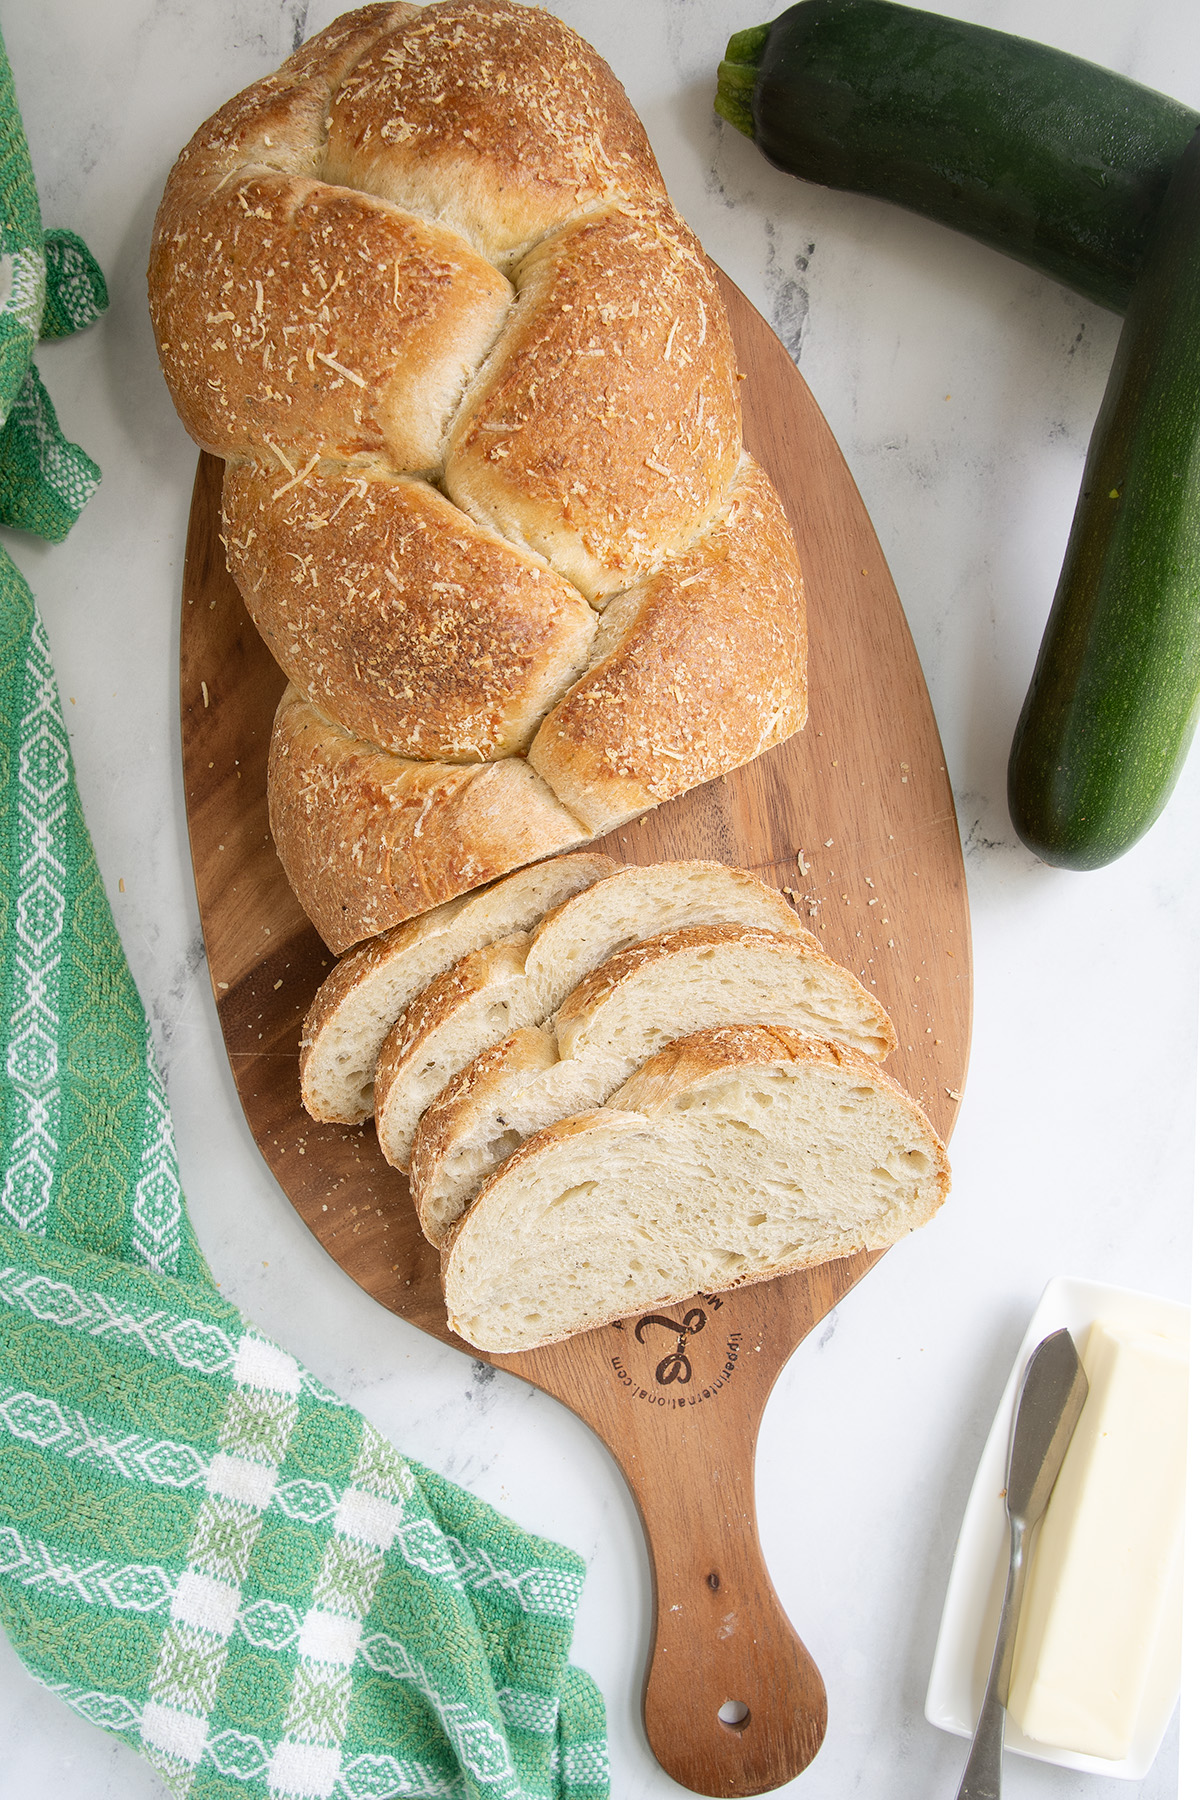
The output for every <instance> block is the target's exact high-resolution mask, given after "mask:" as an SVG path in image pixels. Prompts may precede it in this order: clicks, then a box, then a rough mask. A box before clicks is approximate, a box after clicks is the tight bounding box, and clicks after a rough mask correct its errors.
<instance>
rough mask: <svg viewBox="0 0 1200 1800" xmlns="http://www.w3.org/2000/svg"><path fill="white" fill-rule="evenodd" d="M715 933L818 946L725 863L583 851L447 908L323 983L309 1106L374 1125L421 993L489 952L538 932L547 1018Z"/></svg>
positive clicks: (363, 948) (303, 1057) (534, 960)
mask: <svg viewBox="0 0 1200 1800" xmlns="http://www.w3.org/2000/svg"><path fill="white" fill-rule="evenodd" d="M601 885H603V888H604V893H603V895H597V896H596V900H595V903H594V904H593V905H591V906H587V907H583V906H578V907H576V906H575V905H574V904H573V903H574V902H575V901H581V900H582V899H583V897H584V895H585V894H586V893H588V892H590V891H591V889H592V888H593V886H601ZM718 922H728V923H730V924H739V925H759V926H762V927H763V928H764V929H765V930H768V931H782V932H787V933H791V934H792V935H794V936H796V937H799V938H803V939H804V940H805V941H806V942H808V943H811V944H816V942H817V940H816V938H815V937H813V935H812V933H811V932H810V931H807V930H806V929H805V927H804V926H803V925H801V923H800V921H799V919H798V918H797V917H796V914H795V913H794V912H793V910H792V908H791V907H790V906H789V905H788V903H787V901H786V900H785V899H784V897H783V895H782V894H781V893H779V892H778V891H777V890H776V889H775V888H772V887H767V886H766V885H765V883H763V882H761V881H758V880H757V879H756V878H755V877H754V876H753V875H748V874H746V872H745V871H744V870H742V869H730V868H727V867H726V865H725V864H724V863H713V862H677V863H651V864H647V865H644V866H643V865H637V864H630V865H628V866H625V867H622V865H621V864H619V863H616V862H614V861H613V859H612V858H611V857H609V856H602V855H600V854H598V853H597V852H594V851H577V852H576V853H575V854H573V855H569V856H556V857H552V858H551V860H550V861H549V862H545V863H539V864H537V865H536V866H535V867H533V868H529V869H519V870H518V871H517V872H516V873H515V874H513V875H506V876H505V877H504V878H503V880H501V881H497V882H495V883H493V885H492V886H491V887H488V888H484V889H482V890H481V891H480V892H478V893H474V894H468V895H466V896H464V898H462V899H461V900H448V901H446V902H445V903H444V905H442V906H437V907H434V908H433V910H432V911H431V912H428V913H422V914H421V916H420V917H419V918H416V919H409V920H407V921H406V922H405V923H404V924H403V925H397V926H394V927H393V928H392V930H391V931H387V932H384V934H383V935H382V937H378V938H374V939H372V940H371V942H370V943H367V944H362V945H360V946H359V947H358V948H357V949H355V950H351V951H350V952H349V954H348V955H346V956H344V957H343V958H342V960H341V961H340V962H339V963H338V965H337V967H336V968H335V969H334V970H333V971H332V973H331V974H330V975H328V976H327V977H326V979H325V980H324V981H323V982H322V984H321V986H320V988H319V989H318V990H317V995H316V998H315V1000H314V1001H313V1004H312V1006H311V1007H310V1008H309V1012H308V1017H307V1018H306V1019H305V1021H304V1034H303V1037H302V1039H301V1050H300V1091H301V1097H302V1099H303V1101H304V1105H305V1107H306V1108H307V1109H308V1111H309V1112H310V1113H311V1115H312V1117H313V1118H314V1119H320V1120H322V1121H323V1122H326V1123H330V1124H342V1125H357V1124H360V1123H361V1122H362V1120H364V1119H369V1118H370V1117H371V1114H372V1113H373V1112H374V1110H375V1065H376V1063H377V1062H378V1059H379V1052H380V1050H381V1048H382V1046H383V1040H384V1038H385V1037H386V1036H387V1034H388V1032H389V1031H390V1030H391V1028H392V1026H393V1025H394V1024H395V1023H396V1021H397V1020H398V1019H399V1017H400V1015H401V1013H402V1012H403V1011H404V1009H405V1007H406V1006H408V1005H409V1004H410V1002H411V1001H413V1000H414V999H415V998H416V997H417V995H418V994H419V993H420V992H421V990H422V989H423V988H425V987H427V986H428V985H429V983H430V982H431V981H433V980H434V979H435V978H436V977H437V976H439V975H441V974H443V973H444V972H445V970H447V969H449V968H450V967H451V966H452V965H453V964H454V963H456V962H457V961H458V959H459V958H460V957H461V956H466V955H467V954H468V953H469V952H470V951H472V950H478V949H481V948H482V947H483V946H484V945H485V944H491V943H495V942H496V941H497V939H499V938H502V937H508V936H509V935H510V934H511V933H513V932H516V931H533V930H534V928H535V926H536V927H537V928H538V929H537V936H536V947H535V950H534V952H533V954H532V955H531V957H530V961H529V974H530V978H531V980H533V981H535V982H536V983H537V985H538V996H539V999H538V1008H535V1014H536V1016H537V1017H538V1018H543V1019H544V1018H547V1017H548V1016H549V1015H550V1013H552V1012H554V1011H555V1009H556V1008H557V1007H559V1006H561V1004H562V1002H563V1001H564V1000H565V999H566V997H567V995H568V994H569V993H570V991H571V989H572V988H573V987H574V986H575V983H576V982H577V981H579V980H581V979H582V977H583V976H584V975H586V974H588V973H589V972H590V971H591V970H592V969H595V968H598V967H599V965H600V964H601V963H602V962H604V961H605V959H606V958H607V957H609V956H611V955H612V954H613V952H614V951H615V950H622V949H624V948H625V946H626V945H627V944H631V943H635V942H636V941H637V940H638V939H639V938H645V937H649V936H650V935H651V934H652V933H654V932H659V931H669V930H671V929H673V928H674V927H675V926H678V925H706V924H716V923H718ZM539 1009H540V1010H539ZM483 1047H484V1045H483V1044H482V1043H481V1044H478V1045H477V1046H476V1049H483Z"/></svg>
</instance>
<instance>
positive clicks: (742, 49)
mask: <svg viewBox="0 0 1200 1800" xmlns="http://www.w3.org/2000/svg"><path fill="white" fill-rule="evenodd" d="M770 30H771V27H770V26H769V25H752V26H750V28H749V30H747V31H735V32H734V34H733V36H732V37H731V38H730V40H729V42H728V44H727V45H726V47H725V57H724V60H723V62H722V63H721V64H720V65H719V67H718V69H717V96H716V99H715V100H714V101H713V106H714V108H715V109H716V111H717V112H719V113H720V115H721V117H722V118H723V119H728V120H729V123H730V124H731V125H736V126H737V128H738V130H739V131H740V132H743V133H744V134H745V136H746V137H748V138H753V136H754V114H753V111H752V110H751V105H750V102H751V99H752V97H753V94H754V84H755V82H756V81H757V80H758V64H759V59H760V57H761V56H762V53H763V46H764V45H765V43H766V41H767V37H768V34H769V33H770Z"/></svg>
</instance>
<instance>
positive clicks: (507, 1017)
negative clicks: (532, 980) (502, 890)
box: [375, 932, 534, 1170]
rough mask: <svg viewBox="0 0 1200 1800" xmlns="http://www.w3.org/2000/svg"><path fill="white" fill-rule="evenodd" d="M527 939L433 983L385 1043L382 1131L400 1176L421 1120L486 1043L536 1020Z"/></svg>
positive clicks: (380, 1081)
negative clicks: (452, 1076) (456, 1073)
mask: <svg viewBox="0 0 1200 1800" xmlns="http://www.w3.org/2000/svg"><path fill="white" fill-rule="evenodd" d="M529 941H530V940H529V935H528V933H527V932H523V933H518V934H516V935H515V936H513V937H510V938H501V940H500V942H499V943H497V944H488V945H487V947H486V948H485V949H483V950H473V951H472V952H471V954H470V955H469V956H464V957H463V958H462V959H461V960H460V961H459V962H456V963H455V965H454V967H453V968H452V969H447V971H446V973H445V974H444V975H439V976H438V978H437V980H436V981H432V982H430V984H429V986H428V987H427V988H426V989H425V991H424V993H422V994H419V995H418V996H417V998H416V999H415V1000H414V1001H413V1003H412V1005H411V1006H410V1007H408V1008H407V1009H406V1010H405V1011H404V1012H403V1013H402V1014H401V1015H400V1018H399V1019H398V1020H397V1022H396V1024H395V1025H394V1026H393V1027H392V1029H391V1031H389V1033H388V1035H387V1037H386V1038H385V1039H384V1043H383V1049H382V1050H381V1051H380V1053H379V1063H378V1065H377V1067H376V1071H375V1092H376V1096H377V1105H376V1109H375V1130H376V1133H377V1134H378V1137H379V1148H380V1149H381V1150H382V1151H383V1154H384V1155H385V1156H386V1158H387V1160H388V1161H389V1162H390V1163H391V1165H392V1167H393V1168H395V1169H401V1170H406V1169H407V1168H408V1159H409V1153H410V1151H411V1149H412V1141H413V1136H414V1134H415V1132H416V1129H417V1124H418V1121H419V1120H420V1117H421V1114H422V1113H423V1112H424V1111H425V1108H426V1107H427V1106H428V1105H429V1102H430V1101H431V1100H432V1099H434V1097H435V1096H436V1095H437V1094H439V1093H440V1092H441V1090H442V1088H443V1087H445V1085H446V1081H447V1078H448V1076H449V1075H450V1074H452V1073H453V1072H454V1071H455V1070H456V1069H461V1068H462V1067H463V1066H464V1065H465V1064H466V1063H468V1062H470V1061H471V1059H472V1057H473V1056H474V1055H475V1052H476V1048H477V1046H478V1045H479V1044H481V1043H483V1044H489V1043H493V1042H494V1041H495V1040H496V1039H497V1038H504V1037H506V1036H507V1035H508V1033H510V1032H511V1031H513V1030H515V1029H517V1028H519V1027H520V1026H523V1025H529V1024H530V1023H531V1022H532V1019H533V1010H532V1009H533V1006H534V993H533V988H532V987H531V986H530V984H529V982H528V981H527V980H526V977H525V953H526V951H527V950H528V948H529Z"/></svg>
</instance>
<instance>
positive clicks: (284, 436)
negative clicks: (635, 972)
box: [150, 0, 807, 952]
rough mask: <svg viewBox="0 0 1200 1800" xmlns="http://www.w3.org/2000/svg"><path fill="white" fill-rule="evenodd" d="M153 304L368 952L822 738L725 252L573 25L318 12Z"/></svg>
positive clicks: (186, 183) (313, 819)
mask: <svg viewBox="0 0 1200 1800" xmlns="http://www.w3.org/2000/svg"><path fill="white" fill-rule="evenodd" d="M150 299H151V312H152V317H153V321H154V328H155V334H156V338H157V342H158V348H159V355H160V358H161V361H162V365H163V369H164V371H165V374H166V379H167V382H168V385H169V387H170V390H171V393H172V396H173V398H174V400H175V403H176V406H177V408H178V410H179V413H180V416H181V418H182V419H183V422H184V424H185V425H186V427H187V429H188V430H189V431H190V432H191V434H192V436H193V437H194V438H195V439H196V441H197V443H199V444H200V445H201V446H202V447H203V448H204V449H206V450H208V451H210V452H212V453H213V454H215V455H217V456H220V457H222V458H224V459H225V463H226V472H225V482H224V495H223V517H224V536H225V542H226V548H227V554H228V560H229V566H230V569H231V571H232V573H233V575H234V578H235V580H236V582H237V584H238V587H239V589H240V591H241V593H242V595H243V596H244V598H245V601H246V605H247V608H248V610H249V612H250V614H251V616H252V618H253V619H254V621H255V623H256V625H257V626H258V628H259V629H260V631H261V632H262V634H263V636H264V638H265V640H266V642H267V644H268V645H269V647H270V649H271V651H272V653H273V655H274V656H275V658H276V660H277V661H278V663H279V665H280V667H281V668H282V670H283V671H284V673H285V674H286V676H287V678H288V682H289V686H288V689H287V691H286V693H285V695H284V698H283V700H282V702H281V704H280V709H279V713H278V717H277V721H276V726H275V732H274V736H273V742H272V749H271V757H270V764H269V774H268V787H269V800H270V818H271V828H272V831H273V834H274V837H275V841H276V846H277V848H278V851H279V854H280V857H281V859H282V861H283V864H284V867H285V869H286V871H287V874H288V877H289V879H290V881H291V883H292V885H293V887H294V889H295V891H296V894H297V896H298V898H299V900H300V902H301V904H302V906H303V907H304V908H305V910H306V912H307V913H308V915H309V917H310V918H311V919H312V920H313V922H314V924H315V925H316V927H317V930H318V931H319V932H320V933H321V935H322V937H323V938H324V939H325V941H326V943H327V944H329V945H330V947H331V948H333V949H334V950H335V951H339V952H340V951H341V950H343V949H346V948H348V947H349V946H351V945H353V944H355V943H358V942H359V941H361V940H362V939H364V938H366V937H369V936H373V935H374V934H376V933H379V932H382V931H385V930H387V929H388V928H389V927H391V926H392V925H394V924H396V923H398V922H401V921H404V920H406V919H409V918H411V917H413V916H414V915H415V914H418V913H421V912H424V911H426V910H428V909H429V908H431V907H435V906H437V905H439V904H441V903H444V902H446V901H448V900H451V899H453V898H455V897H457V896H458V895H461V894H463V893H465V892H466V891H468V890H470V889H472V888H475V887H478V886H481V885H482V884H484V883H487V882H491V881H494V880H495V879H496V878H497V877H499V876H501V875H503V874H505V873H506V872H507V871H509V870H512V869H515V868H518V867H520V866H521V865H523V864H526V863H529V862H532V861H535V860H538V859H541V858H545V857H548V856H551V855H553V854H555V853H557V852H559V851H562V850H566V849H570V848H572V847H573V846H576V845H579V844H582V843H584V842H586V841H587V840H588V839H589V838H591V837H593V836H595V835H596V834H597V833H600V832H603V831H607V830H609V829H611V828H612V827H613V826H615V825H617V824H620V823H622V822H623V821H625V820H628V819H630V818H632V817H634V816H635V815H637V814H638V813H641V812H643V811H645V810H646V808H648V807H652V806H655V805H657V804H658V803H659V802H661V801H663V800H666V799H669V798H670V797H671V796H672V795H675V794H678V793H682V792H684V791H685V790H686V789H688V788H690V787H694V786H695V785H697V784H698V783H700V782H704V781H707V780H710V779H711V778H712V777H714V776H717V775H721V774H723V773H725V772H727V771H728V770H730V769H733V768H736V767H738V766H740V765H741V764H742V763H744V762H746V761H748V760H750V759H751V758H753V757H755V756H757V755H759V754H760V753H761V752H762V751H764V750H766V749H768V748H769V747H770V746H771V745H773V744H776V743H779V742H780V741H781V740H783V739H784V738H786V737H788V736H790V735H791V734H792V733H793V732H795V731H797V730H799V729H800V727H801V726H802V725H803V723H804V718H805V714H806V707H807V699H806V687H805V656H806V640H805V623H804V595H803V583H802V579H801V574H800V570H799V566H798V563H797V560H796V554H795V548H794V545H793V542H792V538H791V533H790V530H789V527H788V524H787V521H786V519H785V517H784V515H783V511H782V507H781V505H780V502H779V499H778V496H777V495H776V494H775V492H774V490H773V488H772V487H771V484H770V482H769V481H768V480H767V479H766V477H765V476H764V475H763V473H762V471H761V470H760V469H758V468H757V467H756V466H755V464H754V463H753V462H752V461H751V460H750V458H749V457H748V456H747V455H746V454H745V452H744V450H743V448H742V440H741V421H740V412H739V405H738V397H737V378H738V371H737V367H736V361H735V356H734V351H733V346H732V342H731V338H730V333H729V327H728V322H727V319H726V316H725V311H724V308H723V305H722V302H721V297H720V293H719V289H718V287H717V284H716V281H715V278H714V275H713V272H712V270H711V268H710V267H709V265H708V263H707V262H706V260H705V257H704V255H703V253H702V251H701V250H700V247H699V245H698V244H697V243H696V241H695V239H694V238H693V237H692V235H691V233H690V232H689V231H688V229H687V227H686V226H685V225H684V223H683V221H682V220H681V219H680V218H679V216H678V215H677V214H676V212H675V211H674V209H673V208H672V207H671V204H670V202H669V200H668V198H667V196H666V193H665V190H664V188H663V183H662V178H661V175H660V173H659V170H658V168H657V165H656V163H655V160H654V157H653V154H652V152H651V150H650V146H649V144H648V142H647V139H646V136H645V133H644V132H643V130H642V128H641V126H640V124H639V123H638V120H637V118H636V117H635V115H634V114H633V112H632V110H631V108H630V106H629V104H628V101H627V100H626V98H625V95H624V93H623V92H622V90H621V88H620V86H619V85H618V83H617V82H616V80H615V79H614V77H613V75H612V74H611V72H610V71H609V70H608V68H607V67H606V66H605V64H604V63H603V62H602V61H601V60H600V58H599V57H597V56H596V55H595V53H594V52H593V51H592V50H590V49H589V48H588V46H587V45H586V44H584V43H583V42H582V41H581V40H580V39H579V38H578V37H577V36H575V34H574V33H573V32H571V31H570V30H568V28H567V27H566V26H564V25H562V24H561V23H560V22H559V21H558V20H557V19H555V18H553V17H552V16H551V15H549V14H547V13H545V12H542V11H540V10H538V9H536V8H531V7H523V6H518V5H513V4H509V0H439V3H438V4H434V5H430V6H426V7H416V6H411V5H405V4H399V5H391V4H381V5H375V6H365V7H362V8H360V9H359V10H358V11H356V12H353V13H350V14H348V15H347V16H346V17H345V18H343V19H341V20H339V21H337V22H336V23H335V24H334V25H332V26H330V27H329V28H328V29H327V30H326V31H323V32H321V33H320V34H319V35H318V36H316V37H315V38H313V39H312V40H311V42H309V43H308V44H305V45H304V46H303V47H302V48H301V49H300V50H299V51H298V52H297V53H296V54H295V55H294V56H293V57H292V58H290V59H289V61H288V62H286V63H285V64H284V65H283V67H282V68H281V69H280V70H279V72H278V73H277V74H275V75H273V76H270V77H268V78H267V79H265V80H263V81H260V82H257V83H256V84H255V85H254V86H253V87H251V88H248V89H247V90H246V91H245V92H244V93H243V94H240V95H239V96H237V97H236V98H235V99H233V100H231V101H230V102H229V103H228V104H227V105H226V106H224V107H223V108H222V109H221V110H220V111H219V112H218V113H217V114H215V115H214V117H213V118H212V119H210V120H209V121H208V122H207V123H206V124H205V125H203V126H201V128H200V129H199V131H198V132H197V133H196V134H195V136H194V137H193V138H192V140H191V142H190V143H189V144H188V146H187V148H186V149H185V150H184V151H183V153H182V155H181V156H180V158H179V161H178V162H177V164H176V166H175V168H174V170H173V171H172V173H171V176H170V179H169V181H168V183H167V187H166V191H165V193H164V196H163V200H162V204H161V206H160V208H159V212H158V217H157V221H156V224H155V231H154V241H153V247H152V252H151V260H150Z"/></svg>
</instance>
